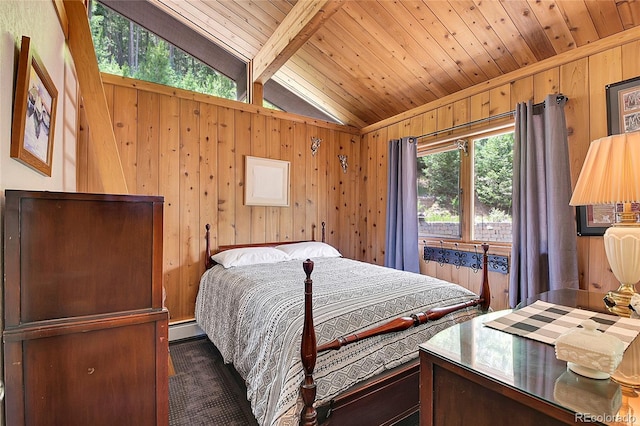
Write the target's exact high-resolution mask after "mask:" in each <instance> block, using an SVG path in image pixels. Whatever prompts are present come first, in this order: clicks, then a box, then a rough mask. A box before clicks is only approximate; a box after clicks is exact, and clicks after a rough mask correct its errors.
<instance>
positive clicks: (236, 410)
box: [169, 338, 419, 426]
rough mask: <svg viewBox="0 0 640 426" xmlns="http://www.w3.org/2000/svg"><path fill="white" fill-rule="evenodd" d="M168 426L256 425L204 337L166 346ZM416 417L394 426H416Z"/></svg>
mask: <svg viewBox="0 0 640 426" xmlns="http://www.w3.org/2000/svg"><path fill="white" fill-rule="evenodd" d="M169 354H170V355H171V361H172V362H173V368H174V370H175V375H173V376H171V377H169V425H170V426H196V425H201V426H205V425H206V426H257V422H256V420H255V417H253V414H252V413H251V407H250V405H249V402H248V401H247V397H246V388H245V386H244V383H243V382H242V379H241V378H240V377H239V376H238V374H237V373H236V372H235V370H233V368H231V367H229V366H227V365H225V364H224V363H223V362H222V356H221V355H220V352H218V349H216V347H215V346H214V345H213V343H211V342H210V341H209V339H206V338H198V339H192V340H183V341H178V342H172V343H170V344H169ZM418 422H419V421H418V415H417V414H416V415H413V416H411V417H409V418H408V419H405V420H404V421H402V422H400V423H398V424H397V425H396V426H417V425H418Z"/></svg>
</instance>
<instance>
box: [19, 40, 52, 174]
mask: <svg viewBox="0 0 640 426" xmlns="http://www.w3.org/2000/svg"><path fill="white" fill-rule="evenodd" d="M57 99H58V91H57V90H56V87H55V86H54V85H53V82H52V81H51V77H49V74H48V73H47V70H46V69H45V68H44V65H42V62H41V61H40V59H39V58H38V56H37V55H36V53H35V52H34V51H33V49H32V48H31V41H30V39H29V37H24V36H23V37H22V45H21V49H20V57H19V59H18V77H17V80H16V95H15V100H14V105H13V124H12V128H11V157H13V158H15V159H17V160H19V161H21V162H22V163H24V164H26V165H28V166H30V167H32V168H33V169H35V170H37V171H38V172H40V173H42V174H43V175H46V176H51V159H52V156H53V135H54V123H55V116H56V106H57Z"/></svg>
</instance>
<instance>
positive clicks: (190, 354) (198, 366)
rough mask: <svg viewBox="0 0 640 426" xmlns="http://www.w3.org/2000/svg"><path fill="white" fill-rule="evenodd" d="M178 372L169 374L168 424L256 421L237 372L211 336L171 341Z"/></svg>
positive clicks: (224, 425)
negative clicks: (212, 340) (226, 363)
mask: <svg viewBox="0 0 640 426" xmlns="http://www.w3.org/2000/svg"><path fill="white" fill-rule="evenodd" d="M169 354H170V355H171V361H172V362H173V368H174V370H175V375H173V376H171V377H169V425H171V426H196V425H203V426H204V425H207V426H252V425H257V422H256V420H255V418H254V417H253V414H252V413H251V407H250V406H249V402H248V401H247V397H246V389H245V388H244V384H242V382H241V379H240V378H239V377H237V373H235V371H233V369H232V368H230V367H229V366H227V365H224V363H223V362H222V356H221V355H220V352H218V350H217V349H216V347H215V346H214V345H213V343H211V342H210V341H209V340H208V339H204V338H200V339H194V340H185V341H180V342H175V343H170V344H169Z"/></svg>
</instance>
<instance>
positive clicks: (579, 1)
mask: <svg viewBox="0 0 640 426" xmlns="http://www.w3.org/2000/svg"><path fill="white" fill-rule="evenodd" d="M148 1H150V2H151V3H153V4H155V5H156V6H158V7H160V8H161V9H162V10H164V11H165V12H167V13H169V14H171V15H172V16H173V17H175V18H177V19H179V20H180V21H181V22H183V23H185V24H186V25H188V26H189V27H191V28H193V29H195V30H196V31H197V32H199V33H200V34H202V35H204V36H205V37H207V38H209V39H210V40H211V41H212V42H214V43H216V44H218V45H220V46H222V47H223V48H224V49H226V50H228V51H229V52H230V53H232V54H233V55H235V56H237V57H238V58H240V59H242V60H244V61H246V62H247V63H249V62H250V61H253V62H251V63H253V70H254V72H253V76H254V77H253V81H258V82H260V81H261V79H263V78H264V77H265V76H266V77H270V76H271V74H272V76H271V78H272V79H273V80H274V81H276V82H278V83H279V84H281V85H282V86H284V87H286V88H288V89H289V90H291V91H293V92H294V93H296V94H297V95H299V96H301V97H302V98H304V99H305V100H307V101H308V102H310V103H311V104H313V105H316V106H318V107H319V108H320V109H322V110H324V111H326V112H328V113H329V114H330V115H331V116H333V117H335V118H337V119H338V120H339V121H341V122H343V123H344V124H348V125H352V126H355V127H359V128H362V127H365V126H366V125H370V124H373V123H376V122H378V121H381V120H383V119H386V118H389V117H391V116H394V115H396V114H399V113H402V112H405V111H407V110H409V109H411V108H414V107H416V106H420V105H423V104H425V103H428V102H430V101H433V100H435V99H438V98H440V97H443V96H445V95H448V94H451V93H453V92H456V91H458V90H461V89H464V88H467V87H470V86H473V85H475V84H478V83H482V82H484V81H487V80H489V79H491V78H494V77H497V76H500V75H502V74H505V73H508V72H510V71H514V70H517V69H518V68H521V67H524V66H527V65H529V64H533V63H535V62H538V61H541V60H543V59H546V58H549V57H552V56H554V55H557V54H559V53H563V52H566V51H569V50H572V49H575V48H577V47H580V46H583V45H585V44H587V43H591V42H594V41H596V40H598V39H601V38H604V37H607V36H610V35H613V34H616V33H619V32H621V31H624V30H626V29H629V28H632V27H635V26H638V25H639V24H640V1H638V0H529V1H526V0H503V1H498V0H460V1H434V0H431V1H429V0H424V1H400V0H396V1H391V0H377V1H375V0H350V1H336V0H333V1H331V0H299V1H297V0H237V1H231V0H217V1H216V0H189V1H185V0H148ZM288 15H289V16H288ZM283 40H284V42H283ZM269 67H270V69H268V68H269Z"/></svg>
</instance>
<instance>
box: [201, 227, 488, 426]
mask: <svg viewBox="0 0 640 426" xmlns="http://www.w3.org/2000/svg"><path fill="white" fill-rule="evenodd" d="M323 234H324V233H323ZM206 235H207V257H206V259H207V260H206V266H207V270H206V271H205V273H204V274H203V276H202V278H201V281H200V288H199V291H198V296H197V299H196V309H195V317H196V322H197V323H198V325H199V326H200V327H201V328H202V330H203V331H204V332H205V333H206V334H207V336H208V338H209V339H210V340H211V341H212V342H213V343H214V344H215V345H216V347H217V348H218V350H219V351H220V353H221V354H222V356H223V358H224V360H225V362H226V363H230V364H233V367H234V368H235V369H236V371H237V372H238V373H239V374H240V376H241V377H242V378H243V379H244V381H245V383H246V386H247V398H248V399H249V402H250V403H251V407H252V410H253V413H254V415H255V417H256V420H257V421H258V423H259V424H260V425H278V426H282V425H296V424H305V425H306V424H309V425H313V424H317V422H319V421H321V420H323V419H324V418H326V417H329V416H330V417H329V418H330V419H331V421H332V423H333V424H347V423H349V422H350V421H349V419H351V420H352V422H353V423H354V424H365V423H366V424H374V423H372V422H373V421H375V423H376V424H392V423H393V422H395V421H397V420H400V419H402V418H403V417H406V416H408V415H410V414H412V413H413V412H415V411H417V409H418V381H417V380H418V365H417V357H418V350H417V346H418V344H420V343H422V342H424V341H426V340H428V339H429V338H430V337H431V336H432V335H434V334H435V333H437V332H438V331H440V330H443V329H444V328H446V327H449V326H450V325H452V324H454V323H457V322H462V321H466V320H468V319H470V318H472V317H474V316H476V315H478V314H479V313H481V312H482V311H486V310H487V309H488V307H489V306H488V303H489V295H488V281H487V274H486V271H487V268H486V265H485V267H484V271H485V273H484V279H483V292H482V293H481V295H480V296H478V295H476V294H474V293H472V292H470V291H468V290H466V289H464V288H463V287H461V286H458V285H455V284H451V283H448V282H446V281H442V280H438V279H436V278H432V277H428V276H425V275H420V274H413V273H408V272H404V271H398V270H395V269H390V268H385V267H381V266H377V265H372V264H368V263H364V262H359V261H355V260H351V259H345V258H343V257H341V256H340V253H339V252H337V250H335V249H334V248H333V247H331V246H329V245H327V244H325V243H324V242H323V241H321V242H315V241H308V242H292V243H286V244H282V243H280V244H279V243H269V244H253V245H247V246H227V247H219V249H218V253H216V254H215V255H214V256H213V257H212V256H211V251H210V245H209V227H208V226H207V232H206ZM322 240H324V235H323V239H322ZM483 248H484V249H485V261H486V257H487V256H486V250H487V249H488V247H486V246H483ZM274 250H275V251H280V252H282V253H285V254H286V256H284V257H282V258H280V257H279V256H280V255H279V254H278V253H275V252H274ZM258 252H259V254H258ZM245 253H250V255H249V256H248V257H249V258H250V259H248V260H247V259H246V258H245V259H243V258H242V256H244V255H245ZM260 256H266V260H265V258H264V257H260ZM245 257H246V256H245ZM256 257H257V258H258V260H256ZM271 257H273V258H271ZM212 258H213V259H214V260H216V261H212ZM238 258H240V260H239V259H238ZM307 258H308V259H307ZM229 259H231V261H230V260H229ZM256 262H257V263H256ZM312 275H313V278H312ZM376 401H378V402H382V401H384V402H385V404H379V403H376ZM382 406H383V407H382ZM363 407H364V411H363ZM387 411H389V412H388V413H387ZM367 416H368V417H367Z"/></svg>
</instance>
